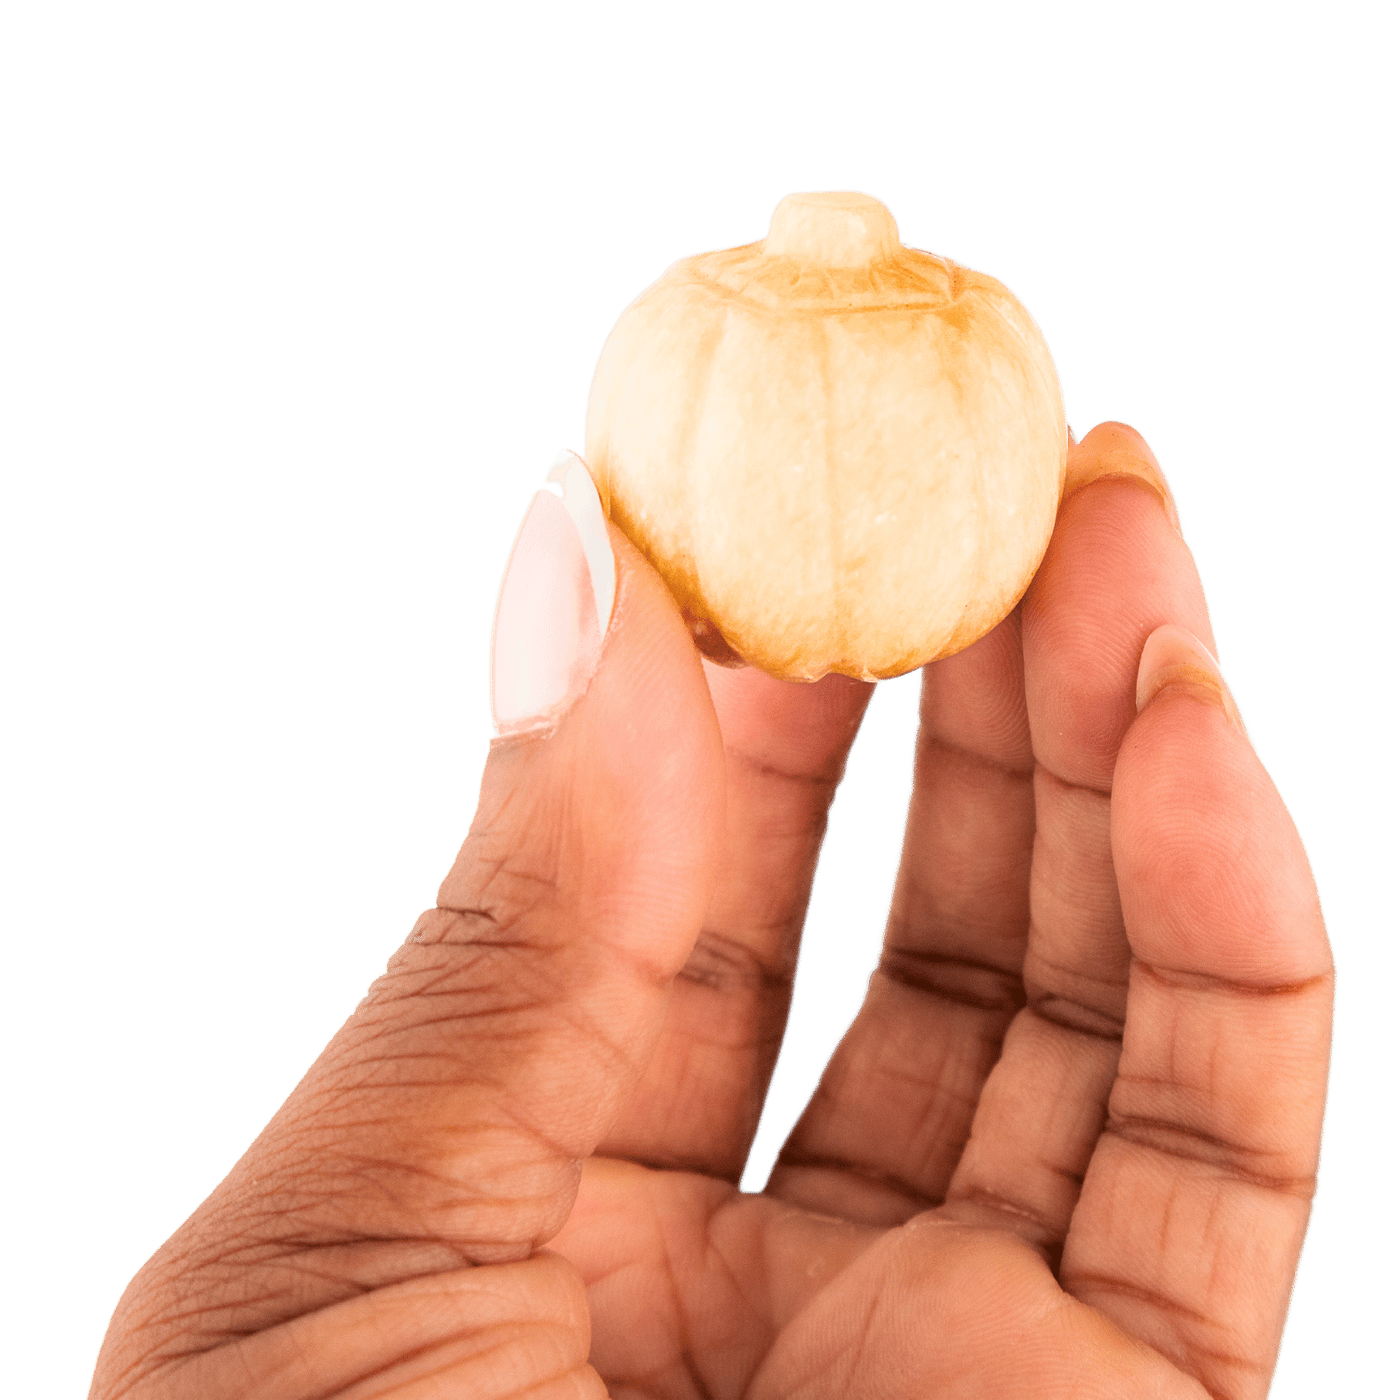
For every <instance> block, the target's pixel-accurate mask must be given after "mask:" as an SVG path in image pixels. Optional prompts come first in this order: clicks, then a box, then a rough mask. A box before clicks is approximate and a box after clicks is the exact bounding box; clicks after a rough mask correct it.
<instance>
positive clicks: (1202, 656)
mask: <svg viewBox="0 0 1400 1400" xmlns="http://www.w3.org/2000/svg"><path fill="white" fill-rule="evenodd" d="M1168 689H1170V690H1173V691H1176V692H1180V693H1182V694H1186V695H1190V696H1192V697H1194V698H1195V699H1197V700H1201V701H1204V702H1205V703H1207V704H1211V705H1214V706H1216V707H1217V708H1218V709H1219V710H1220V711H1221V712H1222V713H1223V714H1224V715H1225V718H1226V719H1228V720H1229V722H1230V724H1231V725H1232V726H1233V727H1234V728H1235V729H1236V730H1237V731H1238V732H1239V733H1240V734H1242V735H1243V734H1244V733H1245V728H1244V721H1243V719H1242V718H1241V717H1240V711H1239V707H1238V706H1237V705H1236V704H1235V700H1234V696H1232V695H1231V694H1230V688H1229V686H1227V685H1226V684H1225V677H1224V675H1223V674H1222V673H1221V670H1220V663H1219V662H1218V661H1217V660H1216V659H1215V657H1214V656H1213V655H1212V654H1211V652H1210V650H1209V649H1208V648H1207V647H1206V645H1205V643H1204V642H1202V641H1201V640H1200V638H1199V637H1196V636H1195V635H1194V634H1192V633H1191V632H1188V631H1187V630H1186V628H1184V627H1179V626H1178V625H1177V624H1176V623H1173V622H1168V623H1165V624H1164V625H1163V626H1161V627H1158V628H1157V629H1156V630H1155V631H1154V632H1152V633H1150V634H1149V636H1148V638H1147V641H1146V642H1145V643H1144V644H1143V648H1142V657H1141V659H1140V660H1139V662H1138V672H1137V694H1136V701H1137V711H1138V713H1139V714H1141V713H1142V712H1143V710H1145V709H1146V708H1147V706H1148V705H1150V704H1151V703H1152V702H1153V700H1155V699H1156V698H1157V696H1158V695H1160V694H1161V693H1162V692H1163V691H1165V690H1168Z"/></svg>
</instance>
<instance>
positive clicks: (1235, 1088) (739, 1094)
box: [92, 425, 1332, 1400]
mask: <svg viewBox="0 0 1400 1400" xmlns="http://www.w3.org/2000/svg"><path fill="white" fill-rule="evenodd" d="M1130 433H1131V430H1128V429H1123V428H1121V427H1119V426H1117V425H1104V426H1103V427H1101V428H1099V429H1096V430H1095V432H1094V433H1091V434H1090V435H1089V436H1088V437H1087V438H1086V439H1085V441H1084V442H1083V443H1082V444H1080V445H1079V446H1078V447H1076V448H1074V449H1073V452H1074V453H1075V454H1078V457H1079V460H1080V463H1081V465H1082V464H1083V463H1084V462H1085V461H1088V460H1090V459H1086V458H1085V457H1084V455H1083V454H1094V453H1106V452H1108V451H1110V450H1115V449H1116V448H1119V447H1121V445H1122V443H1123V442H1124V441H1125V440H1126V439H1125V438H1124V436H1123V435H1124V434H1130ZM1131 440H1132V442H1133V443H1134V444H1137V445H1139V446H1140V440H1138V439H1136V436H1135V435H1132V439H1131ZM1142 450H1144V451H1145V447H1144V448H1142ZM1090 465H1092V462H1091V461H1090ZM614 545H615V550H616V553H617V557H618V564H619V591H618V605H617V609H616V612H615V614H614V620H613V625H612V627H611V630H610V632H609V636H608V640H607V646H606V649H605V653H604V659H603V663H602V666H601V669H600V671H599V672H598V674H597V676H596V677H595V679H594V681H593V683H592V685H591V686H590V688H589V690H588V692H587V694H586V695H585V696H584V698H583V699H582V700H581V701H580V702H579V703H578V704H577V705H576V706H575V708H574V709H573V710H572V711H571V712H570V714H569V715H568V716H567V717H566V719H565V720H564V722H563V724H562V726H561V727H560V729H559V730H558V731H557V733H556V734H555V735H554V736H553V737H552V738H549V739H528V740H523V741H515V742H513V743H508V744H498V745H497V746H496V747H495V748H493V750H492V753H491V757H490V760H489V762H488V764H487V768H486V773H485V777H484V780H483V784H482V796H481V805H480V808H479V809H478V812H477V816H476V820H475V822H474V824H473V827H472V832H471V835H470V836H469V837H468V838H467V841H466V844H465V845H464V847H463V848H462V852H461V854H460V855H459V857H458V859H457V862H456V864H455V866H454V867H453V870H452V872H451V874H450V875H449V876H448V878H447V880H446V882H445V883H444V885H443V887H442V891H441V893H440V896H439V902H438V908H437V909H435V910H432V911H430V912H428V913H427V914H425V915H424V916H423V917H422V918H421V919H420V920H419V922H418V925H417V927H416V929H415V931H414V934H413V936H412V937H411V938H410V940H409V942H408V943H407V944H406V945H405V947H404V948H403V949H401V950H400V952H399V953H398V954H397V955H396V956H395V958H394V959H393V961H392V962H391V964H390V967H389V971H388V972H387V973H386V975H385V976H384V977H383V978H381V979H380V980H379V982H377V983H376V984H375V986H374V988H373V989H372V990H371V992H370V994H369V996H368V997H367V998H366V1000H365V1001H364V1002H363V1003H362V1004H361V1006H360V1007H359V1008H358V1009H357V1010H356V1012H355V1013H354V1015H353V1016H352V1017H351V1018H350V1020H349V1021H348V1022H347V1023H346V1025H345V1027H344V1029H343V1030H342V1031H341V1032H340V1034H339V1035H338V1036H337V1037H336V1039H335V1040H334V1041H333V1042H332V1043H331V1045H330V1046H329V1048H328V1049H327V1050H326V1052H325V1053H324V1054H323V1055H322V1056H321V1058H320V1059H319V1060H318V1061H317V1063H316V1064H315V1065H314V1066H313V1067H312V1069H311V1071H310V1072H309V1073H308V1075H307V1077H306V1079H305V1080H304V1081H303V1082H302V1084H301V1085H300V1086H299V1087H298V1089H297V1090H296V1092H295V1093H294V1094H293V1095H292V1097H291V1098H290V1099H289V1100H288V1102H287V1104H286V1105H285V1106H284V1107H283V1109H282V1110H281V1112H280V1113H279V1114H278V1115H277V1117H276V1118H275V1119H274V1120H273V1122H272V1123H271V1124H270V1125H269V1126H268V1128H267V1129H266V1131H265V1132H264V1133H263V1135H262V1136H261V1137H260V1138H259V1139H258V1141H257V1142H256V1143H254V1144H253V1146H252V1148H250V1150H249V1152H248V1153H247V1155H246V1156H245V1157H244V1158H243V1160H242V1161H241V1162H239V1163H238V1165H237V1166H236V1167H235V1168H234V1170H233V1172H232V1173H231V1174H230V1175H229V1177H228V1178H227V1180H225V1181H224V1182H223V1184H222V1185H220V1187H219V1188H218V1189H217V1190H216V1191H215V1192H214V1194H213V1195H212V1196H211V1197H210V1198H209V1200H208V1201H207V1202H206V1203H205V1204H204V1206H203V1207H201V1209H200V1210H199V1211H198V1212H196V1214H195V1215H194V1216H193V1217H192V1218H191V1219H190V1220H189V1221H188V1222H187V1223H186V1224H185V1225H184V1226H183V1227H182V1228H181V1229H180V1230H179V1231H178V1232H177V1234H176V1235H175V1236H174V1238H173V1239H171V1240H170V1241H169V1242H168V1243H167V1244H166V1245H165V1246H164V1248H162V1249H161V1250H160V1252H159V1253H158V1254H157V1255H156V1256H155V1258H153V1259H152V1260H151V1262H150V1263H149V1264H148V1265H147V1266H146V1267H145V1268H144V1269H143V1270H142V1272H141V1273H140V1274H139V1275H138V1277H137V1278H136V1280H135V1281H134V1282H133V1283H132V1285H131V1287H130V1288H129V1289H128V1290H127V1293H126V1295H125V1297H124V1298H123V1299H122V1302H121V1304H120V1306H119V1307H118V1310H117V1314H116V1317H115V1319H114V1320H113V1323H112V1327H111V1331H110V1332H109V1334H108V1337H107V1342H106V1345H105V1347H104V1349H103V1352H102V1356H101V1358H100V1360H99V1363H98V1368H97V1376H96V1379H95V1380H94V1383H93V1391H92V1393H93V1395H94V1396H95V1397H101V1400H116V1397H128V1398H129V1400H157V1398H158V1397H159V1400H177V1397H178V1398H179V1400H184V1397H191V1400H193V1397H200V1400H222V1398H223V1397H229V1400H232V1397H234V1396H237V1397H239V1400H254V1397H256V1398H257V1400H274V1398H275V1400H313V1397H315V1400H324V1398H325V1397H330V1396H335V1397H338V1400H368V1397H390V1396H392V1397H395V1400H410V1397H411V1398H412V1400H420V1398H421V1400H428V1397H438V1396H446V1395H454V1396H456V1395H463V1396H466V1395H470V1396H473V1397H480V1400H499V1398H500V1397H507V1396H512V1397H514V1396H519V1397H525V1396H528V1397H530V1400H563V1398H564V1397H570V1400H574V1397H602V1396H604V1395H607V1394H611V1395H613V1396H615V1397H641V1396H646V1397H668V1400H669V1397H677V1400H679V1398H680V1397H712V1400H731V1398H732V1400H738V1397H741V1396H742V1397H751V1400H768V1397H774V1398H775V1400H776V1397H780V1396H783V1397H787V1396H802V1397H811V1400H817V1398H818V1397H823V1400H824V1397H832V1400H837V1397H841V1398H842V1400H849V1398H850V1397H862V1400H864V1397H871V1400H875V1397H882V1398H883V1397H889V1398H890V1400H895V1397H905V1396H923V1395H934V1394H936V1395H939V1396H959V1397H962V1396H966V1397H990V1396H1007V1397H1012V1396H1014V1397H1020V1398H1021V1400H1039V1397H1047V1400H1048V1398H1049V1397H1057V1400H1058V1398H1059V1397H1065V1400H1068V1397H1070V1396H1073V1397H1075V1400H1086V1397H1098V1396H1104V1397H1108V1396H1114V1397H1121V1396H1124V1395H1133V1396H1152V1397H1157V1396H1160V1397H1177V1396H1181V1397H1186V1396H1191V1397H1197V1398H1198V1400H1199V1398H1200V1397H1205V1396H1214V1397H1229V1400H1246V1397H1260V1396H1263V1395H1264V1394H1265V1392H1266V1390H1267V1387H1268V1382H1269V1377H1270V1374H1271V1372H1272V1369H1273V1364H1274V1358H1275V1354H1276V1351H1277V1347H1278V1340H1279V1335H1280V1331H1281V1328H1282V1325H1283V1317H1284V1311H1285V1308H1286V1305H1287V1301H1288V1294H1289V1289H1290V1286H1291V1283H1292V1278H1293V1271H1294V1268H1295V1266H1296V1262H1297V1256H1298V1250H1299V1247H1300V1245H1301V1241H1302V1236H1303V1230H1304V1227H1305V1225H1306V1222H1307V1216H1308V1208H1309V1199H1310V1196H1311V1192H1312V1186H1313V1174H1314V1172H1315V1170H1316V1165H1317V1152H1318V1142H1319V1136H1320V1125H1321V1119H1322V1106H1323V1094H1324V1088H1325V1081H1326V1069H1327V1053H1328V1037H1329V1029H1330V1015H1331V995H1332V964H1331V959H1330V955H1329V952H1328V948H1327V941H1326V936H1325V933H1324V931H1323V927H1322V920H1321V915H1320V913H1319V909H1318V903H1317V896H1316V892H1315V890H1314V888H1313V883H1312V879H1311V876H1310V874H1309V871H1308V866H1307V861H1306V859H1305V857H1304V854H1303V851H1302V848H1301V846H1300V844H1299V841H1298V837H1297V835H1296V833H1295V831H1294V829H1293V826H1292V823H1291V822H1290V820H1289V818H1288V815H1287V813H1286V812H1285V810H1284V808H1283V805H1282V803H1281V801H1280V800H1279V797H1278V795H1277V793H1276V792H1275V791H1274V789H1273V787H1272V785H1271V783H1270V782H1269V779H1268V777H1267V775H1266V774H1265V773H1264V771H1263V769H1262V768H1261V767H1260V764H1259V761H1258V759H1257V758H1256V757H1255V756H1254V753H1253V752H1252V750H1251V749H1250V747H1249V744H1248V741H1247V739H1246V738H1245V736H1244V734H1243V733H1242V731H1241V730H1240V729H1239V728H1237V727H1236V725H1235V724H1234V723H1232V720H1231V718H1230V716H1229V714H1228V712H1227V709H1226V707H1224V706H1223V705H1222V704H1221V703H1220V701H1219V699H1218V697H1217V696H1216V695H1215V693H1214V692H1213V691H1212V690H1211V688H1210V686H1209V685H1208V684H1201V683H1198V682H1197V681H1196V680H1195V679H1193V676H1192V675H1191V674H1190V673H1183V675H1182V678H1181V679H1180V680H1179V681H1178V682H1175V683H1172V684H1169V685H1167V686H1166V687H1164V688H1163V689H1162V690H1161V691H1160V693H1158V694H1157V695H1156V696H1155V697H1154V698H1153V699H1152V700H1151V701H1150V702H1149V703H1148V704H1147V705H1146V707H1145V708H1144V710H1143V712H1142V714H1141V715H1140V716H1139V715H1136V714H1135V709H1134V685H1135V679H1136V670H1137V663H1138V657H1139V654H1140V652H1141V649H1142V645H1143V641H1144V640H1145V638H1146V637H1147V635H1148V634H1149V633H1150V632H1151V631H1152V630H1153V629H1154V628H1156V627H1157V626H1158V625H1159V624H1161V623H1164V622H1175V623H1179V624H1181V625H1182V626H1185V627H1187V628H1189V629H1190V630H1191V631H1193V632H1194V633H1195V634H1196V635H1197V636H1199V637H1201V638H1202V639H1204V640H1205V641H1206V642H1207V643H1208V644H1209V642H1210V627H1209V622H1208V620H1207V616H1206V610H1205V602H1204V599H1203V598H1202V596H1201V590H1200V584H1199V581H1198V579H1197V576H1196V572H1195V568H1194V566H1193V564H1192V562H1191V558H1190V555H1189V553H1188V551H1187V549H1186V546H1185V545H1184V543H1183V542H1182V539H1181V537H1180V535H1179V534H1178V533H1177V532H1176V530H1175V529H1174V527H1173V525H1172V524H1171V521H1170V520H1169V518H1168V515H1167V512H1166V511H1164V510H1163V508H1162V504H1161V502H1160V501H1159V500H1158V499H1157V498H1156V497H1155V496H1154V495H1153V494H1152V493H1151V492H1150V491H1148V490H1145V489H1143V487H1142V485H1141V484H1140V483H1135V482H1130V481H1125V480H1121V479H1114V478H1109V479H1106V480H1099V481H1097V482H1095V483H1094V484H1092V485H1089V486H1086V487H1085V488H1084V489H1082V490H1081V491H1079V492H1077V493H1076V494H1075V495H1073V496H1072V497H1070V498H1069V499H1067V501H1066V502H1065V504H1064V506H1063V508H1062V510H1061V513H1060V520H1059V523H1058V525H1057V528H1056V532H1055V536H1054V539H1053V540H1052V542H1051V545H1050V550H1049V553H1048V554H1047V556H1046V559H1045V563H1044V565H1043V566H1042V568H1041V570H1040V572H1039V574H1038V575H1037V577H1036V580H1035V582H1034V584H1033V585H1032V587H1031V590H1030V592H1029V593H1028V594H1027V596H1026V598H1025V600H1024V601H1023V603H1022V604H1021V606H1020V607H1019V608H1018V609H1017V611H1016V612H1015V613H1014V614H1013V615H1012V616H1011V617H1010V618H1008V619H1007V621H1006V622H1005V623H1003V624H1002V625H1001V626H1000V627H999V628H997V629H996V631H994V632H993V633H991V634H990V635H989V636H988V637H986V638H984V639H983V640H982V641H981V642H979V643H977V644H976V645H975V646H974V647H971V648H969V649H968V650H967V651H965V652H963V653H961V654H960V655H958V656H955V657H952V658H950V659H949V660H946V661H942V662H938V663H936V664H935V665H933V666H931V667H929V668H927V670H926V673H925V681H924V702H923V720H922V728H921V732H920V737H919V746H918V760H917V769H916V782H915V791H914V797H913V801H912V803H911V808H910V818H909V826H908V831H907V835H906V841H905V849H904V858H903V863H902V867H901V870H900V875H899V880H898V884H897V888H896V892H895V898H894V907H893V909H892V911H891V916H890V924H889V933H888V938H887V945H886V952H885V956H884V959H883V961H882V963H881V967H880V971H879V972H877V974H876V975H875V977H874V978H873V979H872V982H871V986H870V992H869V996H868V999H867V1002H866V1005H865V1007H864V1009H863V1010H862V1012H861V1013H860V1015H859V1017H858V1018H857V1020H856V1022H855V1024H854V1025H853V1026H852V1028H851V1030H850V1032H849V1033H848V1035H847V1036H846V1038H845V1040H844V1041H843V1043H842V1045H841V1047H840V1048H839V1050H838V1051H837V1053H836V1055H835V1057H834V1058H833V1060H832V1063H831V1065H830V1066H829V1067H828V1069H827V1072H826V1075H825V1077H824V1079H823V1081H822V1085H821V1088H820V1089H819V1091H818V1093H817V1095H816V1096H815V1098H814V1099H813V1102H812V1104H811V1105H810V1107H809V1108H808V1110H807V1112H806V1114H805V1115H804V1117H803V1119H802V1121H801V1122H800V1123H799V1125H798V1127H797V1129H796V1130H795V1132H794V1134H793V1137H792V1139H791V1141H790V1142H789V1143H788V1145H787V1147H786V1148H785V1149H784V1152H783V1155H782V1158H781V1160H780V1162H779V1165H778V1167H777V1170H776V1171H775V1172H774V1175H773V1178H772V1180H771V1181H770V1183H769V1186H768V1189H767V1191H766V1192H765V1193H764V1194H762V1195H757V1196H743V1195H740V1194H739V1192H738V1190H737V1188H736V1185H735V1182H736V1181H737V1179H738V1176H739V1174H740V1172H741V1170H742V1167H743V1162H744V1159H745V1155H746V1153H747V1150H748V1147H749V1144H750V1142H751V1140H752V1137H753V1133H754V1129H755V1127H756V1124H757V1121H758V1115H759V1110H760V1107H761V1104H762V1100H763V1095H764V1092H765V1089H766V1085H767V1081H768V1076H769V1074H770V1072H771V1070H772V1066H773V1062H774V1059H775V1057H776V1054H777V1049H778V1043H779V1040H780V1038H781V1035H782V1029H783V1024H784V1020H785V1016H786V1010H787V1004H788V998H789V994H790V991H791V983H792V970H793V966H794V963H795V959H796V956H797V945H798V939H799V935H800V929H801V924H802V920H803V915H804V912H805V908H806V903H807V898H808V894H809V891H810V888H811V880H812V874H813V870H814V868H815V863H816V857H817V851H818V847H819V845H820V841H821V836H822V832H823V829H824V826H825V820H826V811H827V807H828V805H829V803H830V801H831V797H832V795H833V793H834V791H835V787H836V784H837V782H838V781H839V779H840V775H841V771H842V767H843V765H844V762H845V757H846V753H847V751H848V749H849V746H850V743H851V740H852V738H853V737H854V734H855V731H856V727H857V726H858V724H859V722H860V718H861V714H862V712H863V710H864V708H865V705H866V703H867V700H868V698H869V687H868V686H865V685H862V684H859V683H856V682H852V681H848V680H845V679H844V678H841V677H835V678H829V679H828V680H826V681H824V682H821V683H819V684H817V685H814V686H800V685H786V684H783V683H781V682H777V681H773V680H771V679H769V678H768V677H765V676H763V675H761V674H759V673H757V672H754V671H725V670H721V669H719V668H716V667H709V666H707V667H705V668H704V669H702V666H701V663H700V661H699V659H698V657H697V656H696V653H695V650H694V647H693V645H692V642H691V639H690V636H689V634H688V632H687V629H686V627H685V624H684V622H683V621H682V619H681V618H680V616H679V614H678V613H677V611H676V609H675V607H674V605H673V604H672V603H671V601H670V599H669V597H668V595H667V594H666V593H665V590H664V589H663V588H662V587H661V586H660V584H659V582H658V580H657V579H656V577H655V575H653V574H652V573H651V572H650V571H649V570H648V569H647V568H646V566H645V565H644V564H643V563H642V562H641V560H640V559H639V557H638V556H637V555H636V553H635V552H634V551H633V550H632V549H631V548H630V547H629V546H628V545H627V544H626V542H625V541H624V540H623V539H622V538H621V536H620V535H617V534H616V533H615V534H614ZM707 682H708V684H707Z"/></svg>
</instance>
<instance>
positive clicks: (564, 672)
mask: <svg viewBox="0 0 1400 1400" xmlns="http://www.w3.org/2000/svg"><path fill="white" fill-rule="evenodd" d="M616 587H617V570H616V566H615V564H614V562H613V553H612V546H611V544H610V543H609V542H608V524H607V520H606V519H605V518H604V516H603V507H602V504H601V502H600V501H599V500H598V492H597V490H596V489H595V487H594V485H593V478H592V477H591V476H589V474H588V468H587V467H586V466H584V464H583V461H582V459H581V458H579V457H577V456H575V454H574V453H572V452H567V453H565V454H564V455H563V456H562V457H560V458H559V460H558V461H557V462H555V464H554V467H553V469H552V470H551V471H550V473H549V476H548V477H547V478H546V479H545V484H544V487H543V488H542V489H541V490H540V491H538V492H537V493H536V494H535V498H534V500H532V501H531V502H530V508H529V509H528V510H527V511H526V512H525V520H524V523H523V524H522V525H521V526H520V533H519V534H518V535H517V536H516V537H515V546H514V548H513V549H512V550H511V552H510V562H509V563H508V564H507V565H506V576H505V578H504V579H503V580H502V582H501V596H500V598H499V600H498V601H497V603H496V622H495V627H494V630H493V632H492V637H491V712H492V715H493V717H494V718H495V721H496V732H497V733H498V734H502V735H507V734H522V733H529V732H533V731H537V730H550V729H552V728H553V727H554V726H555V725H556V724H557V723H558V722H559V720H560V718H562V716H563V714H564V712H565V711H566V710H568V708H569V707H570V706H571V705H572V704H573V703H574V701H575V700H577V699H578V697H579V696H580V695H582V694H583V692H584V691H585V690H586V689H587V688H588V682H589V681H590V680H592V678H593V673H594V672H595V671H596V670H597V669H598V661H599V658H600V657H601V656H602V651H603V637H604V636H605V635H606V633H607V630H608V620H609V618H611V617H612V607H613V594H614V592H615V590H616Z"/></svg>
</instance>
